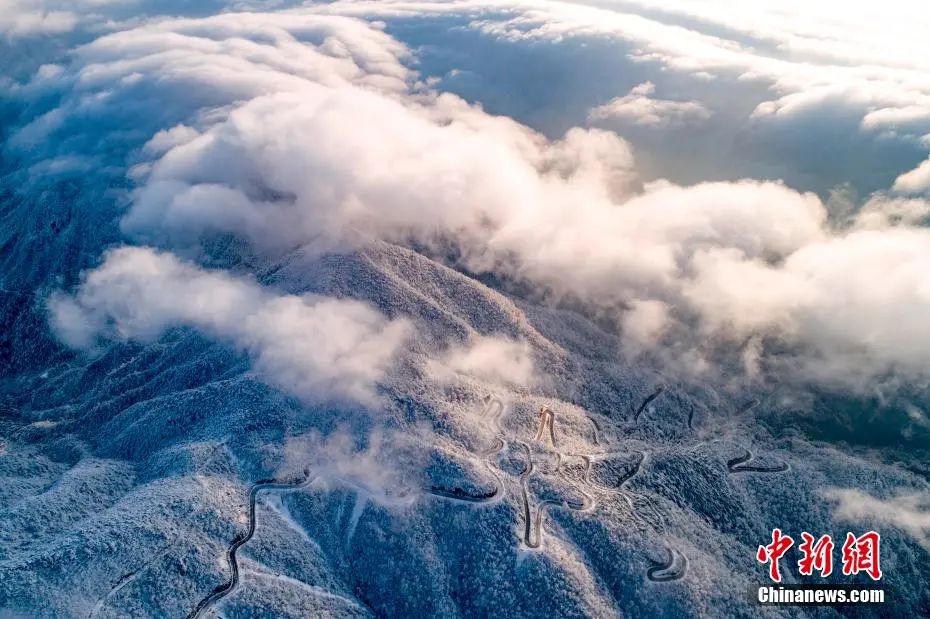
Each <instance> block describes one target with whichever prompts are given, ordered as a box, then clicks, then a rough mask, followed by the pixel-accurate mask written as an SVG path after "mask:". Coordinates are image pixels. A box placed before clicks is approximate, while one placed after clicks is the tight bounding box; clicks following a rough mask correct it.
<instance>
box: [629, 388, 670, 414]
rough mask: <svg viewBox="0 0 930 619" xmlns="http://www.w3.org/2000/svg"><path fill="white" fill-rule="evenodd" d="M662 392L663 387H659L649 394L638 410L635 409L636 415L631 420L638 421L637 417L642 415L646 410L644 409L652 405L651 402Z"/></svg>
mask: <svg viewBox="0 0 930 619" xmlns="http://www.w3.org/2000/svg"><path fill="white" fill-rule="evenodd" d="M663 391H665V385H659V386H658V387H657V388H656V390H655V391H653V392H652V393H651V394H649V396H647V397H646V399H645V400H643V403H642V404H640V405H639V408H638V409H636V414H635V415H634V416H633V420H634V421H639V416H640V415H642V414H643V411H644V410H646V407H647V406H649V405H650V404H652V402H653V400H655V399H656V398H657V397H659V396H660V395H662V392H663Z"/></svg>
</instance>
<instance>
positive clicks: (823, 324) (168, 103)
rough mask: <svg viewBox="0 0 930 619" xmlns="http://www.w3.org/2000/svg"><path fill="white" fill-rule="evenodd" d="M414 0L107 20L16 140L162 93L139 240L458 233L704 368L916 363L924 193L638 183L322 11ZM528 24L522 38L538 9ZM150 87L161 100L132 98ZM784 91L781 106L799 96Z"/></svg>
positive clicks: (542, 285) (834, 380)
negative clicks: (858, 194)
mask: <svg viewBox="0 0 930 619" xmlns="http://www.w3.org/2000/svg"><path fill="white" fill-rule="evenodd" d="M405 6H406V5H403V6H402V5H397V4H389V5H385V6H384V7H383V8H381V9H375V7H374V6H373V5H367V4H365V3H358V4H355V3H353V4H351V5H342V4H339V3H336V4H331V5H326V6H325V7H316V6H314V7H312V8H311V9H303V10H300V11H294V12H289V13H285V14H225V15H219V16H215V17H211V18H207V19H202V20H191V19H183V20H177V19H171V20H165V21H159V22H156V23H148V24H145V25H142V26H139V27H138V28H135V29H132V30H128V31H124V32H118V33H114V34H110V35H107V36H104V37H101V38H100V39H98V40H97V41H95V42H93V43H91V44H89V45H86V46H84V47H82V48H81V49H79V50H78V51H77V52H75V54H74V59H73V64H72V65H71V66H69V67H68V68H67V70H64V71H55V72H53V74H50V75H42V76H40V77H39V78H37V79H40V81H41V82H42V84H43V87H47V86H48V83H49V81H50V80H51V81H52V82H53V83H55V84H57V85H58V87H59V88H60V89H61V90H62V91H63V94H64V96H63V99H64V102H63V104H62V106H61V107H60V108H58V109H56V110H54V111H52V112H49V113H48V114H47V115H46V116H44V117H42V118H41V119H39V120H37V121H35V122H34V123H33V124H32V125H30V126H27V127H26V128H25V129H23V130H22V131H20V133H19V134H18V139H19V142H20V143H21V144H24V145H25V144H32V145H35V144H46V143H48V144H53V143H54V144H59V143H61V142H59V141H56V140H54V139H53V138H54V137H55V136H56V135H57V134H58V132H62V131H66V130H68V129H69V127H71V128H73V127H75V126H77V127H82V128H83V127H88V126H92V125H91V124H90V123H87V122H85V121H86V120H87V119H88V118H108V117H109V116H110V115H112V114H125V113H126V112H125V109H126V108H127V107H128V109H130V110H133V109H136V110H138V115H139V117H140V122H143V121H145V119H146V117H147V116H148V115H150V114H151V115H157V113H159V112H161V111H162V110H163V109H171V110H174V111H175V112H176V116H180V118H175V117H172V119H171V121H170V123H168V124H166V125H164V126H158V127H156V128H154V129H153V130H152V131H151V132H150V133H148V134H147V135H146V137H145V139H148V140H149V141H148V145H147V146H146V147H144V148H141V149H140V150H141V155H140V156H141V157H143V158H144V160H143V162H142V163H141V164H140V165H139V166H137V167H136V168H134V170H133V178H134V179H135V180H136V181H137V182H138V186H137V188H136V190H135V191H134V193H133V201H132V205H131V207H130V209H129V212H128V213H127V214H126V216H125V218H124V219H123V222H122V224H123V229H124V231H125V232H127V233H128V234H129V235H131V236H132V237H133V238H135V239H138V240H144V241H147V242H155V243H162V244H167V245H180V246H186V245H189V244H195V243H197V242H198V241H199V240H200V239H201V238H202V237H204V236H205V235H206V236H209V235H211V234H216V233H223V234H233V235H236V236H237V237H240V238H244V239H247V240H248V241H250V242H251V243H252V244H253V245H254V246H255V247H256V248H258V249H259V250H260V251H262V252H265V253H266V254H269V255H273V256H276V255H280V254H282V253H286V252H288V251H290V250H292V249H293V248H294V247H297V246H300V245H304V244H317V245H319V246H321V247H323V248H326V247H331V246H332V245H333V244H339V243H362V244H363V243H365V242H366V241H367V240H369V239H373V238H374V239H381V240H386V241H390V242H397V243H407V242H411V241H413V242H416V243H417V244H418V245H419V246H421V247H425V248H430V247H434V248H437V249H439V248H447V247H448V246H449V244H450V243H451V244H453V245H454V246H455V247H456V248H457V249H459V250H460V262H461V264H462V265H463V266H465V267H467V268H468V269H469V270H471V271H473V272H479V273H489V272H493V273H497V274H500V275H504V276H506V277H511V278H516V279H522V280H525V281H527V282H529V283H532V284H533V285H535V287H536V288H537V289H538V290H540V291H542V292H544V293H546V294H548V295H550V297H554V298H559V297H571V298H573V299H575V300H580V301H582V302H585V303H588V304H589V305H591V306H593V307H595V308H596V309H597V310H598V311H599V312H604V313H610V314H612V315H614V316H615V317H616V323H617V324H618V325H620V328H621V330H622V331H623V336H624V339H625V340H626V341H627V342H628V343H630V345H631V346H634V345H635V346H639V347H640V348H641V347H642V346H644V345H645V344H648V345H651V346H654V347H656V348H662V347H665V346H673V348H672V349H673V350H674V351H675V356H680V357H682V358H687V359H689V365H690V366H692V367H698V368H711V367H713V364H712V363H711V362H710V361H711V360H710V359H709V357H710V356H712V355H715V354H717V351H719V349H720V346H721V345H723V346H724V347H730V348H733V349H735V352H736V353H737V354H738V357H737V358H738V359H739V360H740V362H741V363H742V362H744V361H746V360H747V359H749V360H751V363H747V364H746V365H747V367H752V368H753V372H756V371H761V372H763V373H764V370H765V369H766V368H769V369H772V367H773V366H775V369H777V370H778V371H780V372H781V371H784V372H787V373H788V374H789V375H791V376H792V377H795V378H801V379H804V380H813V381H816V382H821V383H823V382H825V383H829V384H838V385H843V386H844V387H846V388H854V389H865V388H868V387H869V386H870V384H871V382H872V381H875V380H879V379H883V377H886V376H887V375H889V374H896V373H897V374H900V375H902V376H903V377H905V378H908V379H910V378H915V379H916V378H926V377H927V369H926V368H927V367H930V352H928V351H930V341H928V340H927V339H926V338H924V337H922V335H921V334H922V333H924V332H926V330H925V329H923V326H922V323H921V316H925V315H926V314H927V310H928V309H930V299H928V294H927V285H926V273H928V272H930V269H928V267H930V263H928V262H930V260H928V257H930V231H928V230H926V229H924V228H920V227H917V226H915V225H913V224H914V223H917V222H918V221H919V216H918V213H919V210H920V209H919V208H918V206H916V205H914V204H911V205H909V206H907V207H905V206H904V205H903V203H900V202H899V203H898V204H897V206H895V207H892V206H891V204H890V203H886V206H884V207H882V208H881V209H879V208H878V207H877V206H876V207H875V208H872V209H871V210H869V213H868V217H866V216H865V214H864V215H863V217H862V219H861V220H860V221H859V222H858V223H857V224H856V225H855V226H853V227H852V228H851V229H848V230H840V231H837V230H836V229H835V228H834V226H833V225H832V224H830V223H829V222H828V221H827V212H826V209H825V208H824V205H823V204H822V203H821V201H820V200H819V199H818V198H817V197H816V196H814V195H812V194H806V193H800V192H797V191H794V190H792V189H790V188H789V187H786V186H785V185H783V184H781V183H777V182H762V181H753V180H744V181H740V182H713V183H701V184H696V185H693V186H689V187H682V186H677V185H674V184H671V183H668V182H654V183H647V184H645V185H643V184H642V183H641V181H640V180H639V178H638V176H637V174H636V172H635V161H634V159H633V156H632V152H631V149H630V147H629V145H628V144H627V143H626V142H625V141H624V140H622V139H621V138H619V137H618V136H616V135H615V134H613V133H610V132H606V131H601V130H597V129H581V128H574V129H571V130H569V131H568V132H567V133H566V134H565V135H564V137H563V138H562V139H559V140H549V139H547V138H545V137H544V136H542V135H540V134H538V133H536V132H534V131H532V130H530V129H529V128H527V127H525V126H522V125H520V124H518V123H517V122H515V121H513V120H511V119H509V118H505V117H497V116H492V115H490V114H487V113H486V112H484V111H483V110H482V109H481V108H479V107H476V106H473V105H469V104H467V103H465V102H464V101H463V100H461V99H460V98H458V97H456V96H453V95H449V94H442V93H437V92H433V91H431V90H428V89H426V88H425V87H423V86H422V85H418V84H417V83H416V76H415V75H414V74H413V73H411V72H410V71H409V70H408V69H407V68H405V66H404V64H403V62H404V60H405V59H406V58H407V57H408V54H409V52H408V50H407V49H406V48H405V47H404V46H403V45H401V44H399V43H398V42H397V41H395V40H393V39H391V38H390V37H389V36H388V35H386V34H385V33H384V32H382V31H380V30H379V29H377V28H372V27H369V26H368V25H366V24H364V23H362V22H359V21H356V20H352V19H347V18H344V17H328V16H321V15H317V14H314V13H313V11H329V12H333V11H350V10H354V11H359V12H365V11H369V10H371V11H375V10H402V9H403V10H406V9H405V8H404V7H405ZM456 6H458V7H459V8H461V5H455V4H453V5H451V6H450V7H444V8H442V9H441V10H447V9H448V10H456ZM539 6H540V7H543V8H542V9H538V10H540V11H541V10H543V9H545V10H546V11H550V12H551V11H553V10H556V8H557V9H558V11H557V13H558V17H559V20H562V21H559V20H553V19H548V18H547V19H548V21H545V22H544V23H545V32H542V33H540V35H545V36H551V35H553V34H555V33H558V32H562V33H572V32H575V31H578V30H579V29H580V31H583V30H584V28H582V27H581V26H580V25H579V24H582V25H583V24H587V25H588V26H590V27H592V28H594V26H593V25H591V24H590V23H589V22H586V21H584V20H586V19H588V18H590V17H591V15H594V14H596V15H602V14H603V13H604V12H605V11H604V10H602V9H592V8H585V7H579V8H578V13H577V14H576V13H574V12H570V11H567V7H566V6H564V5H563V4H561V3H541V4H540V5H539ZM410 7H411V8H410V10H414V11H419V10H426V11H430V10H440V9H439V7H434V6H433V5H428V6H426V7H421V6H420V5H415V6H414V5H410ZM534 10H537V9H534ZM592 11H593V12H594V13H592ZM550 17H551V15H550ZM517 19H521V18H516V17H515V18H514V20H517ZM522 19H525V20H528V21H525V22H521V23H520V24H519V25H520V27H521V28H522V30H520V31H521V32H523V33H524V34H526V33H527V30H526V28H525V27H526V26H527V25H529V24H531V23H532V24H536V25H537V26H538V25H539V20H540V19H541V17H540V15H538V14H533V15H531V16H529V17H527V16H525V15H524V17H523V18H522ZM615 19H616V20H619V21H618V22H617V23H616V24H614V26H617V27H620V26H619V25H618V24H620V25H622V26H624V27H627V26H629V27H630V28H634V30H635V29H636V28H639V29H640V30H638V31H637V32H640V35H642V34H643V33H644V32H648V31H651V30H650V29H658V30H656V33H657V34H661V35H662V37H661V40H662V41H665V43H663V44H664V45H677V44H681V45H684V44H685V43H688V45H689V46H686V48H682V50H680V51H682V53H684V51H689V50H690V51H695V53H697V52H701V53H703V54H704V55H703V56H701V54H697V55H696V56H694V57H693V58H692V60H693V61H694V62H698V61H700V62H698V64H699V65H700V66H701V67H702V70H704V69H707V70H709V69H711V68H713V67H717V68H718V69H719V68H720V67H721V66H724V65H726V64H727V63H728V62H729V63H736V62H737V60H736V59H742V60H740V61H739V62H744V61H745V62H749V60H747V58H750V57H751V58H755V56H752V52H751V51H747V49H744V48H743V47H741V46H737V45H732V44H726V43H725V42H721V41H720V40H718V39H716V38H714V37H708V36H707V35H699V34H696V33H691V34H690V35H688V36H685V37H684V38H675V37H674V36H672V34H682V33H681V32H680V30H681V27H679V26H675V29H674V31H673V32H670V31H668V30H667V28H669V27H670V26H661V27H660V26H659V25H656V24H655V23H653V22H651V21H650V20H649V19H647V18H645V17H641V16H639V17H635V18H634V17H633V16H630V15H624V16H617V17H615ZM565 20H569V21H565ZM579 20H581V21H579ZM611 23H613V22H610V21H608V22H607V23H605V24H599V25H598V26H597V28H602V27H603V28H609V27H612V26H610V24H611ZM517 25H518V24H517V22H513V23H511V22H508V23H507V24H506V27H507V28H517ZM588 26H585V27H588ZM534 27H535V26H534ZM540 27H542V26H540ZM597 28H596V29H595V30H596V31H598V32H599V31H600V30H597ZM686 34H687V33H686ZM750 34H751V33H750ZM676 41H677V43H676ZM708 46H710V47H708ZM714 46H716V47H714ZM712 49H715V50H717V51H716V52H715V53H711V52H710V51H709V50H712ZM666 51H667V52H669V53H671V52H670V51H669V50H666ZM715 54H716V55H715ZM702 58H703V60H701V59H702ZM751 58H750V59H751ZM711 60H713V62H711ZM670 62H671V61H670ZM752 62H758V63H761V64H759V65H758V66H756V68H755V69H761V68H764V67H766V66H768V64H767V63H768V62H769V61H768V60H765V59H758V58H756V60H753V61H752ZM771 62H775V63H776V64H777V67H780V68H778V70H776V69H772V70H771V71H770V72H769V75H770V76H772V77H773V79H774V78H777V79H778V80H784V79H787V78H785V76H784V75H781V74H779V73H778V71H780V70H781V69H782V68H784V67H783V66H782V65H784V64H785V63H788V64H791V63H789V61H788V60H784V59H782V60H778V61H777V62H776V61H774V60H772V61H771ZM715 63H716V64H715ZM750 64H751V63H750ZM792 66H794V65H793V64H792ZM679 68H682V67H679ZM692 68H696V67H692ZM770 68H771V67H770ZM815 68H816V67H815ZM815 68H810V67H808V68H805V67H800V68H799V67H798V66H795V69H797V70H798V71H801V73H804V74H805V75H806V74H807V73H806V72H808V71H814V69H815ZM744 69H745V70H747V71H748V70H749V69H748V65H747V66H746V67H744ZM755 69H754V70H755ZM785 70H786V71H787V69H785ZM46 73H48V72H46ZM828 74H829V72H827V73H824V75H828ZM779 75H780V77H779ZM818 79H820V78H818ZM815 81H816V80H815ZM784 83H787V82H784ZM791 83H794V82H791ZM801 83H802V82H798V84H801ZM782 85H784V84H782ZM147 86H150V87H152V88H155V87H157V89H158V92H159V93H160V98H159V100H158V102H157V109H154V107H153V106H148V107H146V106H145V105H143V106H142V107H141V108H140V107H138V106H139V100H138V92H139V90H138V89H140V88H143V89H144V88H145V87H147ZM828 86H829V87H832V86H830V85H829V84H828V85H827V86H825V87H828ZM780 87H781V86H780ZM647 89H648V88H647ZM647 89H642V88H641V89H640V91H639V92H638V93H634V96H635V97H644V96H646V94H647V93H646V92H645V90H647ZM28 90H29V88H28V87H27V88H25V89H24V92H27V93H28ZM143 92H144V90H143ZM797 94H799V93H793V94H786V95H785V97H786V98H785V99H784V101H783V103H785V105H789V106H793V105H805V104H804V103H803V101H799V100H796V99H792V98H791V97H792V96H794V95H797ZM800 94H803V93H800ZM650 101H652V102H655V101H656V100H651V99H650ZM143 102H144V99H143ZM132 105H135V106H137V107H136V108H133V107H132ZM778 109H787V108H785V107H784V106H782V107H778V105H776V109H775V111H774V112H773V113H778ZM130 118H131V117H130ZM178 123H181V124H180V125H179V124H178ZM172 127H173V128H172ZM156 132H157V133H156ZM153 135H154V137H153ZM24 136H25V137H24ZM26 138H28V139H26ZM149 138H150V139H149ZM65 143H69V142H67V141H65ZM87 143H88V144H94V145H95V144H96V143H97V142H96V141H88V142H87ZM895 208H897V209H898V211H894V209H895ZM915 208H916V210H915ZM902 209H903V210H902ZM867 210H868V209H867ZM64 312H65V313H62V314H61V315H62V316H65V317H67V314H66V311H64ZM747 342H748V343H747ZM766 342H774V343H775V347H776V348H777V349H778V350H779V351H780V352H779V354H778V359H768V358H767V357H766V354H765V351H766V344H765V343H766ZM747 347H749V348H747Z"/></svg>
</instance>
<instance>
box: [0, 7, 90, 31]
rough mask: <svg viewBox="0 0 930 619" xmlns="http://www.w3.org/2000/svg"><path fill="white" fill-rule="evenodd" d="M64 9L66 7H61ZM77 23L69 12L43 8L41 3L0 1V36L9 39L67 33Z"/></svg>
mask: <svg viewBox="0 0 930 619" xmlns="http://www.w3.org/2000/svg"><path fill="white" fill-rule="evenodd" d="M49 4H56V3H49ZM65 8H67V5H63V6H62V9H65ZM77 23H78V17H77V15H75V14H74V13H73V12H71V11H69V10H60V9H56V8H51V7H48V6H44V3H42V2H23V1H22V0H0V35H6V37H7V38H10V39H15V38H21V37H30V36H37V35H51V34H59V33H62V32H69V31H71V30H73V29H74V27H75V25H76V24H77Z"/></svg>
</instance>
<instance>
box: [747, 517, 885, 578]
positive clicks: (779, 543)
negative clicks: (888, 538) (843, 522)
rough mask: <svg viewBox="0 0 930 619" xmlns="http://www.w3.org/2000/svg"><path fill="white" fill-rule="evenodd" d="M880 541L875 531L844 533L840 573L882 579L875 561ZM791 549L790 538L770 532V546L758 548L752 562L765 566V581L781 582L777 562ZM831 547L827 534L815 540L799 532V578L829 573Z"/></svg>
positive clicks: (825, 575) (832, 545) (830, 572)
mask: <svg viewBox="0 0 930 619" xmlns="http://www.w3.org/2000/svg"><path fill="white" fill-rule="evenodd" d="M880 542H881V535H879V534H878V533H876V532H875V531H869V532H868V533H864V534H862V535H860V536H859V537H856V536H855V535H854V534H852V533H847V534H846V541H845V542H844V543H843V549H842V555H843V556H842V559H843V574H844V575H845V576H855V575H856V574H858V573H860V572H865V573H866V574H868V575H869V576H870V577H871V578H872V580H880V579H881V577H882V568H881V563H880V561H879V552H880ZM792 546H794V540H793V539H792V538H791V536H789V535H785V534H784V533H782V531H781V529H773V530H772V543H770V544H768V545H766V546H759V549H758V550H757V551H756V560H758V561H759V563H767V564H768V565H769V578H771V579H772V580H773V581H775V582H781V570H780V569H779V564H778V561H779V560H780V559H781V558H782V557H784V556H785V553H787V552H788V550H790V549H791V547H792ZM834 548H835V546H834V544H833V538H832V537H830V536H829V535H822V536H820V538H815V537H814V536H813V535H812V534H810V533H808V532H807V531H804V532H803V533H801V543H800V544H799V545H798V551H800V553H801V558H800V560H799V561H798V573H799V574H800V575H802V576H812V575H813V574H814V571H815V570H816V571H817V572H819V573H820V577H821V578H825V577H827V576H829V575H830V574H832V573H833V550H834Z"/></svg>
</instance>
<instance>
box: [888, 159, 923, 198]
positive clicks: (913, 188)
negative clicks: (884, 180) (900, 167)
mask: <svg viewBox="0 0 930 619" xmlns="http://www.w3.org/2000/svg"><path fill="white" fill-rule="evenodd" d="M894 190H895V191H899V192H901V193H911V194H913V193H930V159H927V160H926V161H924V162H923V163H921V164H920V165H919V166H917V167H916V168H914V169H913V170H911V171H910V172H905V173H904V174H902V175H901V176H899V177H898V178H897V179H896V180H895V182H894Z"/></svg>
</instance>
